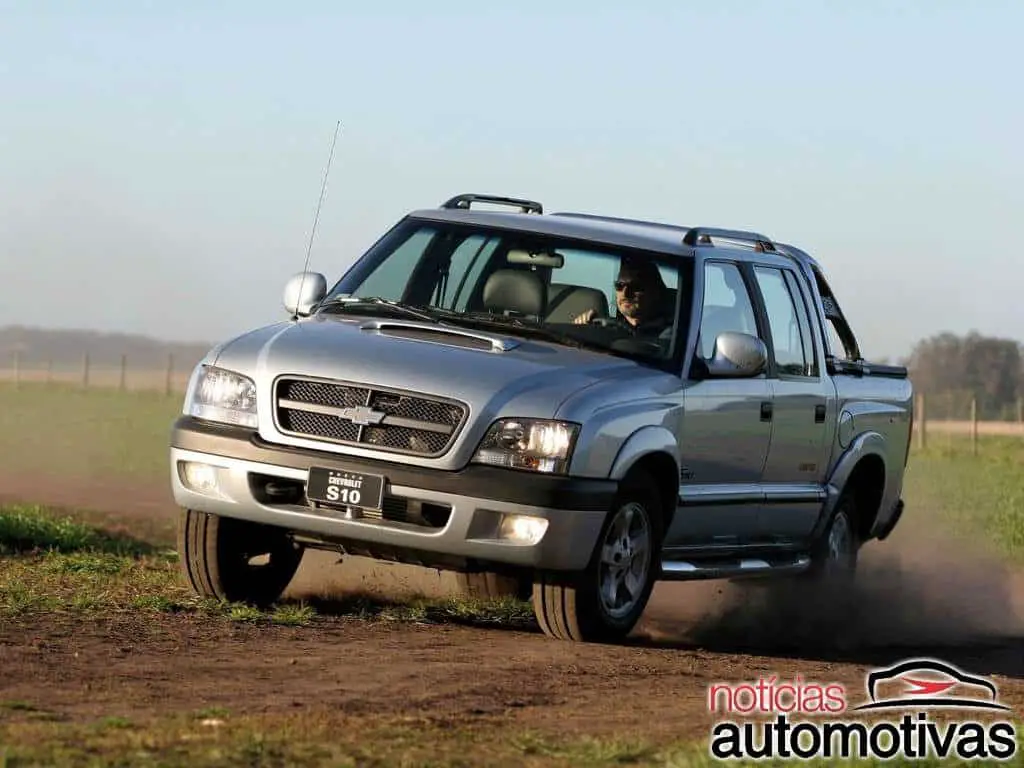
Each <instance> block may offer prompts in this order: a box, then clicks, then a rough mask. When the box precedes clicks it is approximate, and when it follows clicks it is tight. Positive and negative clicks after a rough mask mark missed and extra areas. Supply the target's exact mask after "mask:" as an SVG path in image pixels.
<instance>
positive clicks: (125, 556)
mask: <svg viewBox="0 0 1024 768" xmlns="http://www.w3.org/2000/svg"><path fill="white" fill-rule="evenodd" d="M179 408H180V398H179V397H178V396H177V395H175V396H172V397H166V396H164V395H162V394H159V393H147V392H138V393H126V394H120V393H117V392H116V391H110V390H106V391H105V390H93V391H84V392H83V391H80V390H76V389H74V388H73V387H68V388H59V389H56V388H55V389H46V388H42V387H26V386H23V387H22V388H21V389H18V390H15V389H13V387H0V452H2V455H3V457H4V466H3V472H6V473H24V472H43V473H50V474H51V475H53V476H54V477H60V476H61V475H64V476H71V475H74V476H81V477H85V476H88V475H101V476H127V477H130V478H132V479H135V480H161V479H162V478H163V477H165V475H166V472H167V469H166V446H167V437H168V430H169V428H170V425H171V422H172V421H173V419H174V418H175V417H176V415H177V413H178V412H179ZM1022 468H1024V440H1021V439H1017V438H999V437H983V438H982V439H981V442H980V450H979V452H978V455H974V454H973V453H972V449H971V444H970V442H969V441H968V440H967V439H964V438H956V437H948V438H947V437H943V438H942V439H939V440H933V441H931V444H930V446H929V447H928V448H927V449H926V450H923V451H916V450H915V451H914V452H913V454H912V457H911V465H910V469H909V471H908V474H907V481H906V487H905V498H906V501H907V504H908V512H907V514H908V516H910V515H914V516H918V515H920V516H922V517H923V516H927V517H928V518H933V519H935V520H936V521H937V522H938V524H939V525H941V526H943V527H945V528H947V529H948V530H949V531H951V532H953V533H955V534H956V535H957V536H961V537H964V538H969V539H971V540H973V541H978V542H981V543H983V544H986V545H988V546H990V547H991V548H992V549H994V550H995V551H997V552H998V553H999V554H1000V555H1001V556H1002V557H1004V558H1006V559H1007V560H1009V561H1012V562H1015V563H1018V564H1024V472H1022ZM0 490H2V489H0ZM94 521H95V517H94V516H90V514H89V513H88V510H82V511H69V512H66V513H65V512H64V511H61V512H59V513H58V512H55V511H53V510H49V509H46V508H42V507H37V506H33V505H30V504H21V505H17V504H16V505H9V506H7V507H2V508H0V624H3V623H4V622H7V621H15V620H24V619H29V618H31V616H32V615H33V614H37V615H39V614H48V613H49V614H52V613H60V614H62V615H70V616H73V617H80V619H81V620H83V621H84V620H88V618H89V617H90V616H95V615H98V614H109V613H112V612H114V613H120V614H125V613H134V614H144V615H148V616H153V617H154V618H156V617H159V616H161V615H168V614H176V615H181V614H189V615H193V616H195V617H197V618H202V619H204V620H208V621H220V622H247V623H265V624H267V625H268V626H269V625H275V624H276V625H289V626H304V625H307V624H309V623H310V622H313V621H316V620H317V611H316V606H314V605H306V604H294V603H285V604H282V605H281V606H278V607H276V608H274V609H271V610H268V611H265V612H261V611H256V610H254V609H252V608H249V607H246V606H240V605H227V606H225V605H219V604H212V603H210V602H208V601H200V600H197V599H195V598H194V597H193V596H192V595H191V594H190V593H188V592H187V590H186V589H185V587H184V584H183V582H182V580H181V578H180V574H179V570H178V562H177V557H176V554H175V553H174V552H173V551H170V550H169V549H168V547H167V542H166V541H161V542H157V541H152V540H146V536H145V535H144V533H139V534H137V536H139V538H135V537H133V536H132V535H131V533H132V532H131V531H129V532H128V533H125V532H124V530H123V529H120V532H119V533H117V534H112V533H110V532H109V531H107V530H102V529H100V528H97V527H95V525H93V524H92V523H93V522H94ZM332 610H334V611H339V610H340V611H342V612H344V613H346V614H348V615H350V616H355V617H359V618H361V619H363V620H367V621H377V620H387V621H433V622H469V623H489V622H502V623H505V624H514V623H516V622H519V621H528V620H529V615H528V611H526V610H525V609H524V608H523V607H522V606H517V605H481V604H471V603H467V602H466V601H461V600H448V601H445V600H439V601H429V600H422V601H413V602H409V603H405V604H386V603H382V602H380V601H379V600H375V599H370V598H365V599H364V598H360V597H353V598H351V599H349V602H348V603H346V604H344V605H340V606H339V605H334V606H332ZM217 718H218V714H217V713H210V712H196V713H193V715H191V716H188V717H186V716H182V715H174V716H171V715H168V716H167V717H166V718H164V719H162V720H160V721H158V722H149V723H145V724H143V723H133V722H131V721H130V720H129V719H121V718H108V719H107V720H104V721H102V722H96V723H93V724H89V725H83V724H81V723H66V722H62V721H60V720H59V719H55V718H53V717H51V713H47V712H43V711H37V710H35V709H34V708H33V706H32V705H31V704H29V703H26V702H19V701H11V700H5V699H4V697H3V695H2V693H0V768H13V767H14V766H28V765H50V764H57V763H60V764H73V765H118V764H128V763H129V761H134V762H133V763H132V764H142V765H170V764H175V765H177V764H198V763H200V762H201V763H202V764H204V765H236V764H244V765H295V766H304V765H322V764H329V765H385V764H403V765H413V764H415V765H452V766H454V765H475V764H479V763H480V761H481V760H483V759H485V758H486V759H487V760H489V761H491V764H503V763H504V764H516V765H545V766H547V765H594V766H597V765H663V766H671V765H675V766H683V765H707V764H709V763H710V761H709V760H708V758H707V757H706V752H705V745H693V744H686V743H680V744H648V743H633V742H629V743H623V742H619V741H615V740H608V741H600V740H597V741H595V740H582V741H581V740H572V741H568V740H567V741H561V740H558V739H554V738H552V737H551V736H538V735H536V734H530V733H521V734H509V733H505V732H502V731H496V730H491V729H487V728H485V727H481V726H475V727H473V726H465V727H462V726H456V727H453V726H452V725H451V724H443V723H442V724H438V723H433V722H428V721H424V722H418V723H409V722H398V721H394V722H392V721H388V720H372V719H371V720H370V721H369V722H367V721H365V720H358V719H352V721H351V723H348V725H349V726H350V729H343V730H340V731H339V730H337V729H338V728H339V725H343V724H344V723H341V722H340V721H338V720H332V721H324V720H318V719H316V718H303V717H302V716H300V715H288V716H287V717H280V718H257V717H239V718H230V719H227V720H226V722H225V723H224V724H223V725H219V726H217V727H197V722H201V721H203V720H210V719H217ZM897 764H899V763H897ZM917 764H919V765H924V764H938V763H936V762H933V763H927V762H925V763H917ZM1012 764H1015V765H1024V757H1020V756H1018V759H1017V761H1016V762H1015V763H1012Z"/></svg>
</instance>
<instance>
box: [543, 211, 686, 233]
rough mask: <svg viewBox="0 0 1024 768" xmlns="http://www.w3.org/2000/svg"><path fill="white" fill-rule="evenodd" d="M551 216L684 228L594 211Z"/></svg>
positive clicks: (563, 212)
mask: <svg viewBox="0 0 1024 768" xmlns="http://www.w3.org/2000/svg"><path fill="white" fill-rule="evenodd" d="M551 215H552V216H566V217H569V218H573V219H593V220H595V221H614V222H617V223H619V224H641V225H643V226H645V227H658V228H660V229H675V230H679V229H686V227H684V226H683V225H681V224H666V223H664V222H661V221H646V220H645V219H627V218H623V217H621V216H601V215H599V214H596V213H574V212H571V211H558V212H556V213H552V214H551Z"/></svg>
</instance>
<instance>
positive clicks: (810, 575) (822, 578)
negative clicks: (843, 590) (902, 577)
mask: <svg viewBox="0 0 1024 768" xmlns="http://www.w3.org/2000/svg"><path fill="white" fill-rule="evenodd" d="M857 513H858V508H857V501H856V497H855V496H854V494H853V493H850V492H849V491H845V492H843V494H842V495H841V496H840V497H839V501H838V502H837V503H836V508H835V510H834V511H833V513H832V517H831V518H830V519H829V522H828V526H827V527H826V529H825V531H824V532H823V533H822V535H821V537H820V538H819V539H818V541H817V542H815V545H814V547H813V549H812V550H811V566H810V568H809V569H808V570H807V571H806V572H805V573H804V574H803V576H804V578H805V579H806V580H808V581H812V582H817V583H821V584H842V583H848V582H850V581H852V580H853V579H854V577H855V576H856V573H857V563H858V555H859V553H860V547H861V541H860V538H859V536H858V535H857V525H856V523H857V519H858V514H857Z"/></svg>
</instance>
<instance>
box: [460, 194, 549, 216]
mask: <svg viewBox="0 0 1024 768" xmlns="http://www.w3.org/2000/svg"><path fill="white" fill-rule="evenodd" d="M472 203H494V204H495V205H510V206H512V207H514V208H519V209H520V210H521V211H522V212H523V213H544V206H542V205H541V204H540V203H538V202H536V201H535V200H525V199H522V198H518V197H502V196H500V195H478V194H472V193H471V194H466V195H456V196H455V197H453V198H451V199H450V200H446V201H445V202H444V203H442V204H441V207H442V208H449V209H450V208H461V209H466V210H468V209H469V207H470V205H471V204H472Z"/></svg>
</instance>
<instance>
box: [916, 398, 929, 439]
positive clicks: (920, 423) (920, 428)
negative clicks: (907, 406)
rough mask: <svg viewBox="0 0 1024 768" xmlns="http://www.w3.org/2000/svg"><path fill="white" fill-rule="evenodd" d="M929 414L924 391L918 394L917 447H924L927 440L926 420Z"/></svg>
mask: <svg viewBox="0 0 1024 768" xmlns="http://www.w3.org/2000/svg"><path fill="white" fill-rule="evenodd" d="M926 416H927V409H926V408H925V399H924V393H923V392H922V393H920V394H918V396H917V447H918V448H924V447H925V444H926V442H927V440H926V437H925V432H926V431H927V430H926V429H925V421H926Z"/></svg>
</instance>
